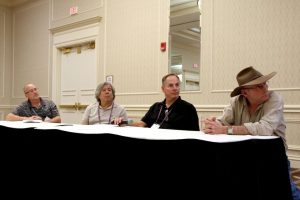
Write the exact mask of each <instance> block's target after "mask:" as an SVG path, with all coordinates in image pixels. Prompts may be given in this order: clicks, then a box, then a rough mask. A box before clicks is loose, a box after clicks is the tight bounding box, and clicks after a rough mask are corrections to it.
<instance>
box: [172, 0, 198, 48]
mask: <svg viewBox="0 0 300 200" xmlns="http://www.w3.org/2000/svg"><path fill="white" fill-rule="evenodd" d="M199 3H201V1H199V0H171V9H170V10H171V13H170V35H171V36H172V41H176V43H181V44H184V45H187V46H192V47H196V48H200V34H201V31H200V30H201V28H200V8H199V7H200V5H198V4H199Z"/></svg>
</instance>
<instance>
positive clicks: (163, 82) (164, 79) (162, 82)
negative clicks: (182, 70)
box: [161, 73, 180, 86]
mask: <svg viewBox="0 0 300 200" xmlns="http://www.w3.org/2000/svg"><path fill="white" fill-rule="evenodd" d="M169 76H175V77H176V78H177V79H178V81H179V83H180V79H179V77H178V75H177V74H174V73H170V74H167V75H165V76H164V77H162V79H161V84H162V86H163V85H164V84H165V82H166V79H167V78H168V77H169Z"/></svg>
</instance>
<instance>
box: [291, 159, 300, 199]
mask: <svg viewBox="0 0 300 200" xmlns="http://www.w3.org/2000/svg"><path fill="white" fill-rule="evenodd" d="M288 170H289V174H290V182H291V190H292V196H293V199H294V200H300V190H299V188H297V186H296V184H295V183H294V181H293V179H292V174H291V166H290V161H289V160H288Z"/></svg>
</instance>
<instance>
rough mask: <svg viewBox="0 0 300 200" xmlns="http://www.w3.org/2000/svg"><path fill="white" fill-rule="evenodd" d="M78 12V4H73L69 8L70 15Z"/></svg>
mask: <svg viewBox="0 0 300 200" xmlns="http://www.w3.org/2000/svg"><path fill="white" fill-rule="evenodd" d="M77 13H78V6H73V7H71V8H70V15H75V14H77Z"/></svg>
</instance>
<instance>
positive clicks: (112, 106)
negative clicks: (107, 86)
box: [98, 102, 114, 124]
mask: <svg viewBox="0 0 300 200" xmlns="http://www.w3.org/2000/svg"><path fill="white" fill-rule="evenodd" d="M100 106H101V104H100V103H99V106H98V120H99V124H101V121H100ZM113 108H114V102H113V103H112V105H111V110H110V114H109V118H108V124H110V122H111V121H110V120H111V115H112V111H113Z"/></svg>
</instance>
